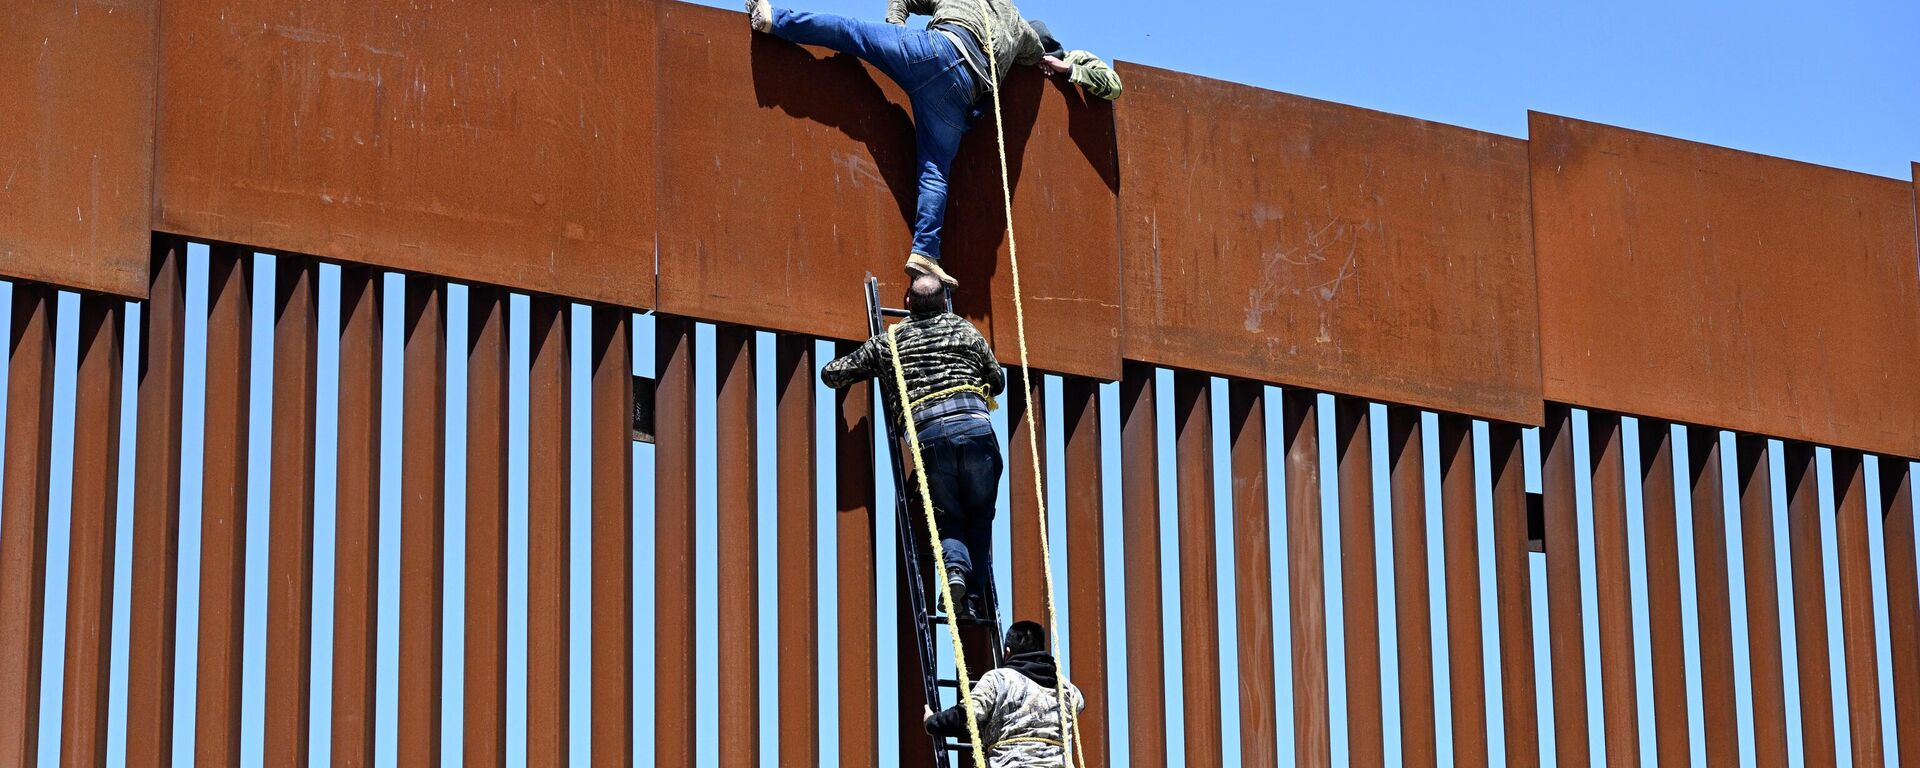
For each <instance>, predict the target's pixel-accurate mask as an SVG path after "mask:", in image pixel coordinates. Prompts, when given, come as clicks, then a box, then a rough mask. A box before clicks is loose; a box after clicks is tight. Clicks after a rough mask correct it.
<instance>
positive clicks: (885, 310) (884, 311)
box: [880, 307, 913, 317]
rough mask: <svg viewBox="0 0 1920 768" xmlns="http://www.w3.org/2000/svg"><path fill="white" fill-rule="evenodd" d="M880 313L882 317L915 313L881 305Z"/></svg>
mask: <svg viewBox="0 0 1920 768" xmlns="http://www.w3.org/2000/svg"><path fill="white" fill-rule="evenodd" d="M880 315H881V316H882V317H912V316H913V313H912V312H909V311H907V310H904V309H894V308H893V307H881V308H880Z"/></svg>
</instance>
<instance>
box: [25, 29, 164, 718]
mask: <svg viewBox="0 0 1920 768" xmlns="http://www.w3.org/2000/svg"><path fill="white" fill-rule="evenodd" d="M159 6H160V3H159V2H158V0H132V1H131V2H120V3H68V2H58V0H21V1H20V2H16V3H12V4H10V5H9V7H8V9H7V21H6V23H5V24H0V82H4V83H8V84H9V86H8V87H7V88H6V90H5V92H4V93H0V107H4V109H5V112H6V115H7V119H6V120H4V121H0V168H6V169H8V170H7V176H6V181H5V183H4V184H0V210H4V211H6V212H7V222H6V224H5V229H4V230H0V274H3V275H5V276H7V277H9V278H20V279H26V280H37V281H41V282H46V283H51V284H53V285H58V286H62V287H66V288H74V289H78V290H85V291H101V292H105V293H112V294H118V295H121V296H132V297H139V296H145V295H146V291H147V288H148V285H147V269H148V267H149V266H150V265H149V263H148V260H147V258H146V253H147V248H148V238H149V229H150V222H151V220H152V216H153V213H152V212H153V124H154V95H153V94H154V63H155V55H156V53H155V52H156V46H157V41H158V39H159V37H158V35H157V34H156V28H157V26H156V25H157V21H158V17H159ZM129 754H132V750H129Z"/></svg>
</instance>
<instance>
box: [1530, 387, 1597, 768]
mask: <svg viewBox="0 0 1920 768" xmlns="http://www.w3.org/2000/svg"><path fill="white" fill-rule="evenodd" d="M1540 452H1541V458H1540V487H1541V489H1542V490H1543V493H1544V496H1545V497H1546V498H1545V502H1546V505H1545V511H1546V516H1545V522H1546V541H1545V544H1546V560H1547V627H1548V632H1547V635H1548V641H1547V642H1548V645H1549V653H1548V658H1549V659H1550V660H1551V667H1552V669H1553V726H1554V749H1555V752H1556V754H1557V755H1558V756H1559V761H1560V764H1561V765H1563V766H1569V768H1572V767H1573V766H1585V765H1587V764H1588V761H1589V759H1590V758H1589V756H1588V747H1587V667H1586V649H1585V647H1584V645H1583V640H1582V638H1583V637H1584V636H1585V632H1584V630H1583V628H1582V627H1583V626H1584V623H1585V616H1584V612H1583V611H1582V610H1581V605H1580V536H1579V533H1580V531H1579V528H1578V525H1579V523H1578V522H1577V518H1576V514H1577V512H1576V509H1575V501H1574V487H1573V484H1574V473H1575V472H1576V471H1580V470H1579V469H1576V466H1577V465H1578V462H1575V461H1574V457H1573V412H1572V411H1570V410H1568V409H1567V408H1566V407H1565V406H1560V405H1553V406H1549V407H1548V408H1547V424H1546V426H1545V427H1543V428H1542V429H1541V430H1540ZM1580 469H1585V468H1580Z"/></svg>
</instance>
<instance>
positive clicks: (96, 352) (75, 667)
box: [60, 296, 125, 765]
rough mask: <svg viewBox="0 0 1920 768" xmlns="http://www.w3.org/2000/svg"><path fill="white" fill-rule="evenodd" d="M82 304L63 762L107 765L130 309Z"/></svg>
mask: <svg viewBox="0 0 1920 768" xmlns="http://www.w3.org/2000/svg"><path fill="white" fill-rule="evenodd" d="M124 306H125V302H124V301H122V300H121V299H118V298H115V297H112V296H83V297H81V299H80V317H79V320H80V323H79V332H80V333H79V340H78V342H77V343H76V345H75V351H76V352H77V353H78V356H79V362H78V365H77V370H76V371H75V373H74V383H73V496H72V508H71V509H70V510H69V513H68V514H69V515H70V517H69V520H70V522H71V528H70V529H69V531H70V532H69V536H68V547H69V549H68V552H69V553H70V554H69V557H70V558H71V559H70V560H69V561H68V568H67V647H66V654H67V657H66V678H67V679H66V692H65V695H64V696H63V697H62V698H61V708H62V709H63V710H64V712H63V713H62V715H63V716H62V718H61V728H60V736H61V746H60V759H61V760H62V761H63V762H65V763H66V764H68V765H105V764H106V760H107V696H108V692H107V687H108V685H109V684H110V682H111V679H112V672H113V670H112V668H113V559H114V534H115V531H117V530H118V526H117V525H116V523H115V518H116V517H117V516H118V515H117V514H116V513H117V511H118V509H119V507H120V493H119V483H120V477H119V475H120V360H121V348H120V343H121V341H120V340H121V336H122V332H121V322H122V313H123V310H122V307H124Z"/></svg>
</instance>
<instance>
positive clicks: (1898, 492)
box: [1879, 174, 1920, 765]
mask: <svg viewBox="0 0 1920 768" xmlns="http://www.w3.org/2000/svg"><path fill="white" fill-rule="evenodd" d="M1916 176H1917V177H1920V174H1916ZM1879 511H1880V514H1881V515H1883V516H1884V520H1885V526H1886V535H1885V537H1884V545H1885V546H1886V560H1887V629H1888V635H1889V636H1890V637H1896V638H1902V640H1901V641H1899V642H1895V643H1893V645H1892V649H1891V650H1892V651H1893V659H1892V662H1893V664H1892V666H1893V701H1894V707H1893V714H1894V723H1895V728H1894V732H1895V733H1899V734H1901V735H1902V738H1901V739H1900V764H1901V765H1916V764H1920V736H1911V737H1909V736H1906V734H1920V642H1913V641H1912V639H1913V638H1920V568H1915V564H1914V560H1915V552H1914V535H1913V532H1914V517H1915V512H1914V506H1913V471H1912V465H1911V464H1909V463H1907V462H1906V461H1905V460H1896V459H1892V458H1889V457H1885V456H1883V457H1881V458H1880V510H1879Z"/></svg>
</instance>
